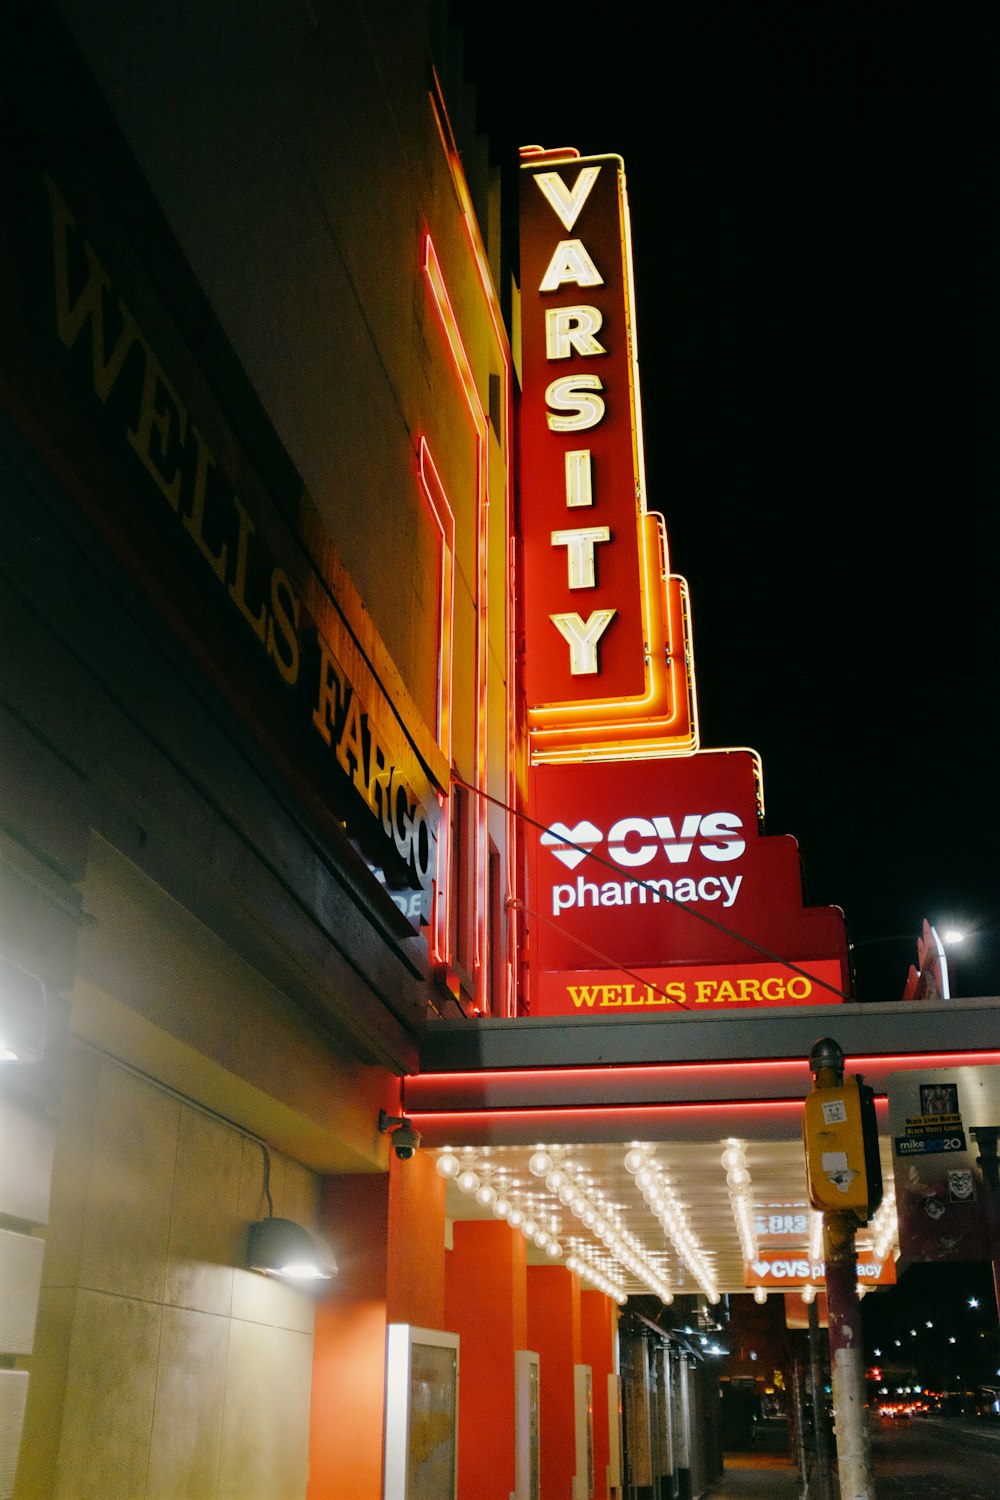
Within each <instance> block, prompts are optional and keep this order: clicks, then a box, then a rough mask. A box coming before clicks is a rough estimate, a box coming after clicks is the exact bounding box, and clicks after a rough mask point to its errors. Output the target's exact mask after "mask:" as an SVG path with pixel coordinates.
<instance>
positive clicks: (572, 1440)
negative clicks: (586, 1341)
mask: <svg viewBox="0 0 1000 1500" xmlns="http://www.w3.org/2000/svg"><path fill="white" fill-rule="evenodd" d="M528 1348H529V1349H534V1350H535V1351H536V1352H537V1353H538V1356H539V1396H540V1403H539V1404H540V1417H541V1478H542V1494H543V1495H545V1496H550V1495H551V1496H564V1497H568V1496H570V1495H572V1493H573V1476H574V1474H575V1472H576V1428H575V1423H574V1415H573V1366H574V1365H578V1364H582V1363H583V1360H582V1358H581V1353H580V1283H579V1281H578V1280H577V1278H576V1276H575V1275H574V1274H573V1272H572V1271H567V1269H566V1268H565V1266H529V1267H528Z"/></svg>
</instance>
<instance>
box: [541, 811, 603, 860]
mask: <svg viewBox="0 0 1000 1500" xmlns="http://www.w3.org/2000/svg"><path fill="white" fill-rule="evenodd" d="M603 837H604V835H603V833H602V832H601V830H600V829H599V828H595V827H594V825H593V823H588V822H587V820H586V819H584V821H583V822H582V823H577V825H576V827H575V828H567V827H566V824H565V823H553V824H552V827H551V828H546V830H545V832H544V833H543V834H542V836H541V839H540V840H539V842H540V843H542V844H544V846H545V848H546V849H551V850H552V853H553V854H554V855H555V857H556V859H561V860H562V862H563V864H564V865H565V866H566V868H567V869H568V870H575V869H576V867H577V865H578V864H579V863H580V861H581V860H583V859H586V857H587V855H588V854H589V853H590V851H591V849H595V848H596V847H597V845H598V844H599V843H600V842H601V839H602V838H603ZM574 845H577V846H578V847H576V848H574V847H573V846H574Z"/></svg>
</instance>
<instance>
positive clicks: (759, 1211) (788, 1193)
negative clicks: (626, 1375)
mask: <svg viewBox="0 0 1000 1500" xmlns="http://www.w3.org/2000/svg"><path fill="white" fill-rule="evenodd" d="M881 1144H882V1160H883V1178H884V1181H885V1183H886V1187H887V1197H888V1200H889V1201H888V1202H887V1204H886V1208H885V1210H884V1211H883V1218H882V1220H880V1221H879V1224H878V1226H877V1228H878V1229H880V1230H882V1228H883V1223H884V1221H885V1219H886V1216H888V1222H887V1223H885V1224H884V1231H883V1232H884V1235H885V1236H886V1237H887V1238H888V1240H889V1241H890V1244H891V1243H892V1242H894V1234H893V1228H894V1222H895V1220H894V1215H893V1214H892V1210H891V1194H892V1163H891V1157H890V1155H889V1145H888V1141H886V1140H883V1141H882V1143H881ZM724 1153H729V1154H728V1155H727V1157H726V1162H725V1163H724V1162H723V1155H724ZM433 1154H434V1156H435V1157H436V1158H438V1159H440V1158H441V1157H442V1156H446V1157H448V1156H452V1157H454V1158H455V1166H454V1167H453V1168H450V1169H449V1168H445V1170H451V1171H457V1172H458V1174H459V1175H458V1176H450V1177H449V1178H448V1186H447V1213H448V1217H449V1218H450V1219H452V1220H468V1219H472V1220H477V1219H478V1220H489V1219H492V1218H494V1217H499V1216H501V1215H503V1209H502V1207H499V1208H498V1205H500V1204H503V1203H506V1205H507V1209H508V1211H507V1214H506V1215H503V1216H504V1217H507V1218H508V1219H510V1216H511V1213H513V1216H514V1220H515V1227H516V1228H518V1229H519V1230H520V1231H521V1233H523V1234H525V1237H526V1239H527V1240H528V1262H529V1264H545V1263H547V1262H548V1263H553V1262H555V1263H556V1264H564V1263H565V1262H566V1261H567V1259H569V1258H570V1257H575V1258H576V1259H577V1260H578V1261H579V1262H580V1263H581V1265H580V1269H581V1275H582V1276H583V1278H584V1281H585V1282H586V1281H587V1280H588V1278H589V1277H591V1276H592V1275H593V1274H594V1273H595V1272H596V1273H598V1274H600V1275H602V1276H605V1277H607V1278H608V1280H609V1284H610V1285H613V1286H618V1287H620V1288H621V1290H622V1291H623V1292H624V1293H625V1294H637V1293H649V1292H650V1291H654V1292H656V1291H658V1288H657V1287H656V1285H655V1284H651V1282H650V1279H649V1276H650V1275H652V1276H653V1278H655V1279H658V1280H659V1282H660V1286H661V1288H662V1289H663V1290H666V1291H667V1293H668V1295H669V1296H677V1295H681V1294H692V1293H693V1294H704V1295H706V1296H710V1295H712V1294H716V1295H723V1294H726V1293H730V1294H732V1293H737V1292H746V1291H747V1290H748V1288H747V1275H746V1270H745V1267H746V1264H747V1263H748V1260H749V1261H750V1262H753V1261H756V1262H757V1264H758V1265H759V1266H760V1265H763V1264H765V1263H768V1264H770V1265H772V1266H773V1264H774V1262H775V1261H779V1262H783V1261H787V1260H789V1259H801V1258H802V1257H804V1256H806V1255H807V1254H808V1250H809V1230H810V1218H811V1216H810V1211H809V1207H808V1203H807V1199H806V1183H805V1167H804V1158H803V1149H802V1145H801V1142H799V1141H747V1140H745V1139H744V1140H741V1139H740V1138H739V1137H733V1136H728V1137H723V1138H721V1139H717V1140H706V1141H697V1142H691V1141H676V1140H674V1141H652V1140H646V1141H643V1142H635V1143H634V1144H633V1143H631V1142H614V1143H587V1144H560V1143H558V1142H547V1143H544V1144H539V1143H536V1144H532V1145H530V1146H529V1145H523V1146H487V1147H476V1148H466V1149H464V1150H463V1149H462V1148H461V1146H460V1145H458V1146H457V1147H456V1149H455V1150H454V1151H451V1152H442V1151H435V1152H434V1153H433ZM547 1163H549V1164H550V1165H547ZM626 1163H627V1164H626ZM727 1167H728V1170H727ZM644 1168H645V1169H646V1170H647V1171H649V1172H650V1174H651V1176H650V1177H649V1178H641V1179H640V1180H637V1173H638V1174H641V1173H642V1172H643V1170H644ZM553 1169H555V1175H553ZM632 1169H635V1170H632ZM439 1170H441V1169H440V1168H439ZM467 1172H468V1173H472V1174H474V1176H475V1178H476V1179H478V1181H477V1182H475V1183H474V1182H473V1181H472V1179H471V1177H470V1178H466V1177H463V1176H462V1174H464V1173H467ZM744 1175H745V1178H746V1180H744ZM460 1181H461V1182H462V1183H463V1185H464V1186H465V1187H466V1189H467V1190H466V1191H463V1188H462V1186H460V1185H459V1182H460ZM644 1189H645V1191H644ZM572 1190H575V1192H576V1194H577V1196H576V1197H571V1196H570V1193H571V1191H572ZM477 1194H478V1196H477ZM493 1194H495V1195H496V1196H495V1197H493V1196H492V1195H493ZM560 1195H561V1196H560ZM740 1199H742V1200H743V1202H744V1203H745V1205H746V1210H748V1212H744V1211H743V1210H741V1209H740V1207H739V1201H740ZM483 1200H486V1201H483ZM519 1215H523V1217H520V1218H519ZM741 1215H742V1217H743V1219H744V1224H745V1225H746V1224H748V1225H749V1230H750V1234H751V1240H750V1242H749V1245H745V1243H744V1241H743V1239H741V1234H740V1228H739V1222H738V1220H739V1217H740V1216H741ZM531 1225H534V1226H535V1233H536V1235H538V1237H539V1238H541V1239H542V1243H540V1244H539V1243H536V1239H535V1236H534V1235H532V1234H531V1233H530V1228H531ZM539 1232H540V1233H539ZM615 1235H617V1241H616V1240H615V1238H614V1236H615ZM546 1237H548V1238H546ZM629 1237H631V1238H629ZM873 1239H874V1235H873V1232H872V1229H868V1230H861V1231H860V1232H859V1235H858V1249H859V1253H863V1252H865V1251H867V1250H868V1249H869V1248H873ZM553 1243H554V1244H556V1245H558V1247H559V1253H558V1254H556V1253H555V1251H554V1250H551V1249H550V1246H551V1245H552V1244H553ZM880 1248H881V1247H880ZM623 1250H624V1252H625V1253H627V1254H630V1255H631V1256H632V1257H634V1264H633V1265H631V1266H630V1265H628V1264H626V1262H625V1260H624V1259H623ZM748 1250H749V1251H750V1252H751V1253H750V1254H749V1255H748V1253H747V1252H748ZM882 1254H883V1256H884V1254H885V1249H884V1248H883V1249H882ZM865 1258H867V1257H865ZM768 1274H769V1273H765V1275H768ZM751 1279H755V1278H751Z"/></svg>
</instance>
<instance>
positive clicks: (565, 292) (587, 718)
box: [520, 148, 697, 764]
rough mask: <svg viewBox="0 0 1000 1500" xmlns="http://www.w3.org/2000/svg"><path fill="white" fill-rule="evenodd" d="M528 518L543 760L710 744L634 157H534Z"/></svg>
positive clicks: (533, 681)
mask: <svg viewBox="0 0 1000 1500" xmlns="http://www.w3.org/2000/svg"><path fill="white" fill-rule="evenodd" d="M522 158H523V161H522V173H521V177H522V187H521V338H522V378H523V402H522V412H521V439H520V440H521V453H520V475H521V512H522V540H523V558H524V564H523V566H524V575H523V589H522V603H523V617H524V635H525V649H524V683H525V693H526V700H527V707H528V726H529V737H530V751H531V759H532V761H533V762H534V763H535V764H538V763H539V762H542V761H572V760H580V759H592V758H599V759H612V758H617V757H627V758H630V759H631V758H635V757H636V756H649V755H655V756H661V755H664V754H670V753H671V752H672V751H673V752H677V751H680V752H683V751H690V750H692V749H694V748H695V747H696V744H697V730H696V716H695V706H694V685H693V676H692V670H691V662H690V652H689V647H688V628H687V591H686V586H685V584H684V581H683V579H680V578H676V577H671V576H670V575H669V569H668V562H667V548H666V534H665V531H664V528H663V523H662V520H661V519H660V517H659V516H658V515H651V514H648V513H647V511H646V504H645V495H644V478H643V463H642V425H641V415H640V405H639V385H638V368H637V364H636V358H635V333H634V327H633V320H632V300H633V299H632V265H631V245H630V239H629V222H628V204H627V200H626V196H625V173H624V168H623V165H622V162H621V159H620V157H617V156H595V157H579V156H577V155H576V154H575V153H570V152H550V153H546V152H540V151H536V150H534V149H533V148H529V149H528V150H527V151H526V152H524V153H522Z"/></svg>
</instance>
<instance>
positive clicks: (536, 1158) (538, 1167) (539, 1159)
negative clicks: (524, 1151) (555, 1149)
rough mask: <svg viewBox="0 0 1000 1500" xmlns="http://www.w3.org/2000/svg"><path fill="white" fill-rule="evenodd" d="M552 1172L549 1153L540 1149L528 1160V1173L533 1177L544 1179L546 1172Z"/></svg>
mask: <svg viewBox="0 0 1000 1500" xmlns="http://www.w3.org/2000/svg"><path fill="white" fill-rule="evenodd" d="M551 1170H552V1158H551V1156H550V1155H549V1153H548V1152H547V1151H545V1150H543V1149H542V1148H541V1147H539V1149H538V1150H537V1151H535V1152H534V1153H533V1154H532V1155H531V1156H529V1158H528V1171H529V1172H530V1173H531V1174H532V1176H534V1177H544V1176H545V1174H546V1172H551Z"/></svg>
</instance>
